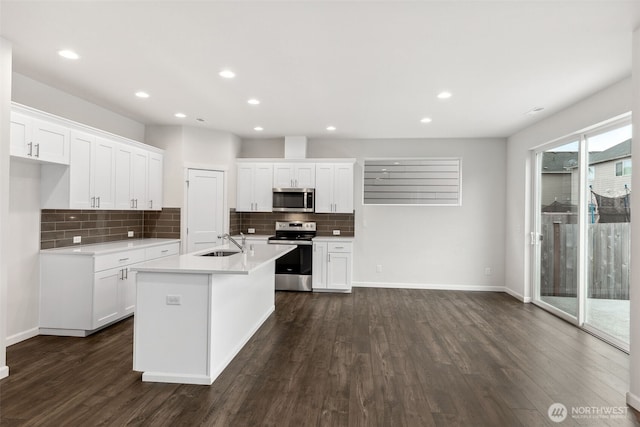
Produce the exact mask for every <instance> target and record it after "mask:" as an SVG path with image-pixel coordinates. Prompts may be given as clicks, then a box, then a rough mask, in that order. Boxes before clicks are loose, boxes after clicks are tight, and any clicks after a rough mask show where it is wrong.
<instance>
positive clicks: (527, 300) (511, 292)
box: [504, 286, 531, 304]
mask: <svg viewBox="0 0 640 427" xmlns="http://www.w3.org/2000/svg"><path fill="white" fill-rule="evenodd" d="M504 291H505V292H506V293H508V294H509V295H511V296H512V297H514V298H515V299H517V300H520V301H522V302H524V303H527V304H528V303H530V302H531V297H525V296H524V295H522V294H519V293H517V292H516V291H514V290H513V289H509V288H507V287H506V286H505V288H504Z"/></svg>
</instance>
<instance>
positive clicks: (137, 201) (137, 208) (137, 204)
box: [136, 199, 138, 209]
mask: <svg viewBox="0 0 640 427" xmlns="http://www.w3.org/2000/svg"><path fill="white" fill-rule="evenodd" d="M136 209H138V199H136Z"/></svg>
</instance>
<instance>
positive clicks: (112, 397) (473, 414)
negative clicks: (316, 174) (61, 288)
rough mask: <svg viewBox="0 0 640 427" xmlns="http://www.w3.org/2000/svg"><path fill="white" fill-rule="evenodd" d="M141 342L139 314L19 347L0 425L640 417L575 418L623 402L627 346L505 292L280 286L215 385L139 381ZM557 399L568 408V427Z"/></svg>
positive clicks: (632, 418) (476, 422) (632, 421)
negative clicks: (554, 412)
mask: <svg viewBox="0 0 640 427" xmlns="http://www.w3.org/2000/svg"><path fill="white" fill-rule="evenodd" d="M132 340H133V320H132V319H129V320H126V321H124V322H121V323H119V324H116V325H114V326H112V327H110V328H107V329H105V330H103V331H101V332H99V333H96V334H94V335H92V336H90V337H88V338H60V337H45V336H40V337H36V338H32V339H30V340H27V341H24V342H22V343H19V344H16V345H14V346H11V347H9V348H8V349H7V359H8V365H9V367H10V372H11V375H10V376H9V377H8V378H6V379H4V380H2V381H0V425H2V426H18V425H20V426H22V425H45V426H97V425H108V426H111V425H114V426H122V425H149V426H179V425H184V426H197V425H211V426H255V425H273V426H315V425H321V426H433V425H435V426H499V427H500V426H505V427H511V426H520V425H522V426H541V425H549V426H552V425H568V426H575V425H597V426H627V425H629V426H631V425H640V424H638V422H637V421H636V413H635V412H633V411H632V410H631V409H629V410H628V411H627V412H626V414H625V415H623V416H622V417H616V418H605V417H597V416H596V417H594V416H592V417H591V418H587V417H586V415H585V414H584V413H583V414H582V415H583V418H573V417H572V416H571V411H572V408H586V407H589V408H594V407H595V408H612V407H618V408H619V407H623V408H626V405H625V392H626V391H627V390H628V377H629V375H628V356H627V355H626V354H624V353H622V352H620V351H618V350H616V349H615V348H613V347H610V346H609V345H607V344H605V343H603V342H602V341H600V340H598V339H596V338H594V337H592V336H591V335H589V334H587V333H585V332H583V331H581V330H578V329H576V328H574V327H573V326H571V325H569V324H567V323H565V322H564V321H562V320H560V319H558V318H556V317H554V316H552V315H550V314H548V313H546V312H544V311H543V310H541V309H539V308H537V307H535V306H533V305H531V304H522V303H520V302H518V301H516V300H514V299H512V298H511V297H509V296H507V295H506V294H501V293H485V292H452V291H427V290H400V289H365V288H356V289H354V291H353V293H352V294H350V295H340V294H309V293H281V292H279V293H278V294H277V297H276V312H275V313H274V314H273V315H272V316H271V317H270V318H269V319H268V320H267V321H266V323H265V324H264V325H263V326H262V328H260V330H259V331H258V332H257V333H256V334H255V335H254V337H253V338H252V339H251V341H250V342H249V343H248V344H247V345H246V346H245V347H244V349H243V350H242V351H241V352H240V353H239V354H238V356H236V358H235V359H234V360H233V361H232V363H231V364H230V365H229V366H228V367H227V369H226V370H225V371H224V372H223V373H222V374H221V375H220V377H218V379H217V380H216V381H215V382H214V383H213V385H212V386H190V385H176V384H153V383H142V381H141V379H140V378H141V374H140V373H138V372H133V371H132V370H131V368H132V364H133V362H132ZM554 402H559V403H563V404H564V405H565V406H566V407H567V408H568V411H569V416H568V417H567V419H566V420H565V421H564V422H562V423H559V424H556V423H554V422H551V420H550V418H549V417H548V415H547V411H548V408H549V406H550V405H551V404H552V403H554ZM579 410H581V411H583V412H584V409H579ZM591 411H593V409H591Z"/></svg>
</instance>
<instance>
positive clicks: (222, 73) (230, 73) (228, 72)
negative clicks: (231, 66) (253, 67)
mask: <svg viewBox="0 0 640 427" xmlns="http://www.w3.org/2000/svg"><path fill="white" fill-rule="evenodd" d="M219 75H220V77H224V78H225V79H232V78H234V77H235V76H236V73H234V72H233V71H231V70H222V71H220V73H219Z"/></svg>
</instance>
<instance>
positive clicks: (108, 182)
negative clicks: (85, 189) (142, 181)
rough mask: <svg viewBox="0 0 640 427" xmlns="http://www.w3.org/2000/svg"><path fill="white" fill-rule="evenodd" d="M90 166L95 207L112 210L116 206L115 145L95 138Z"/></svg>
mask: <svg viewBox="0 0 640 427" xmlns="http://www.w3.org/2000/svg"><path fill="white" fill-rule="evenodd" d="M92 165H93V167H92V168H93V183H94V184H93V197H95V207H96V208H100V209H114V208H115V205H116V200H115V194H116V191H115V185H116V143H114V142H111V141H109V140H106V139H102V138H96V143H95V150H94V156H93V163H92Z"/></svg>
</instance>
